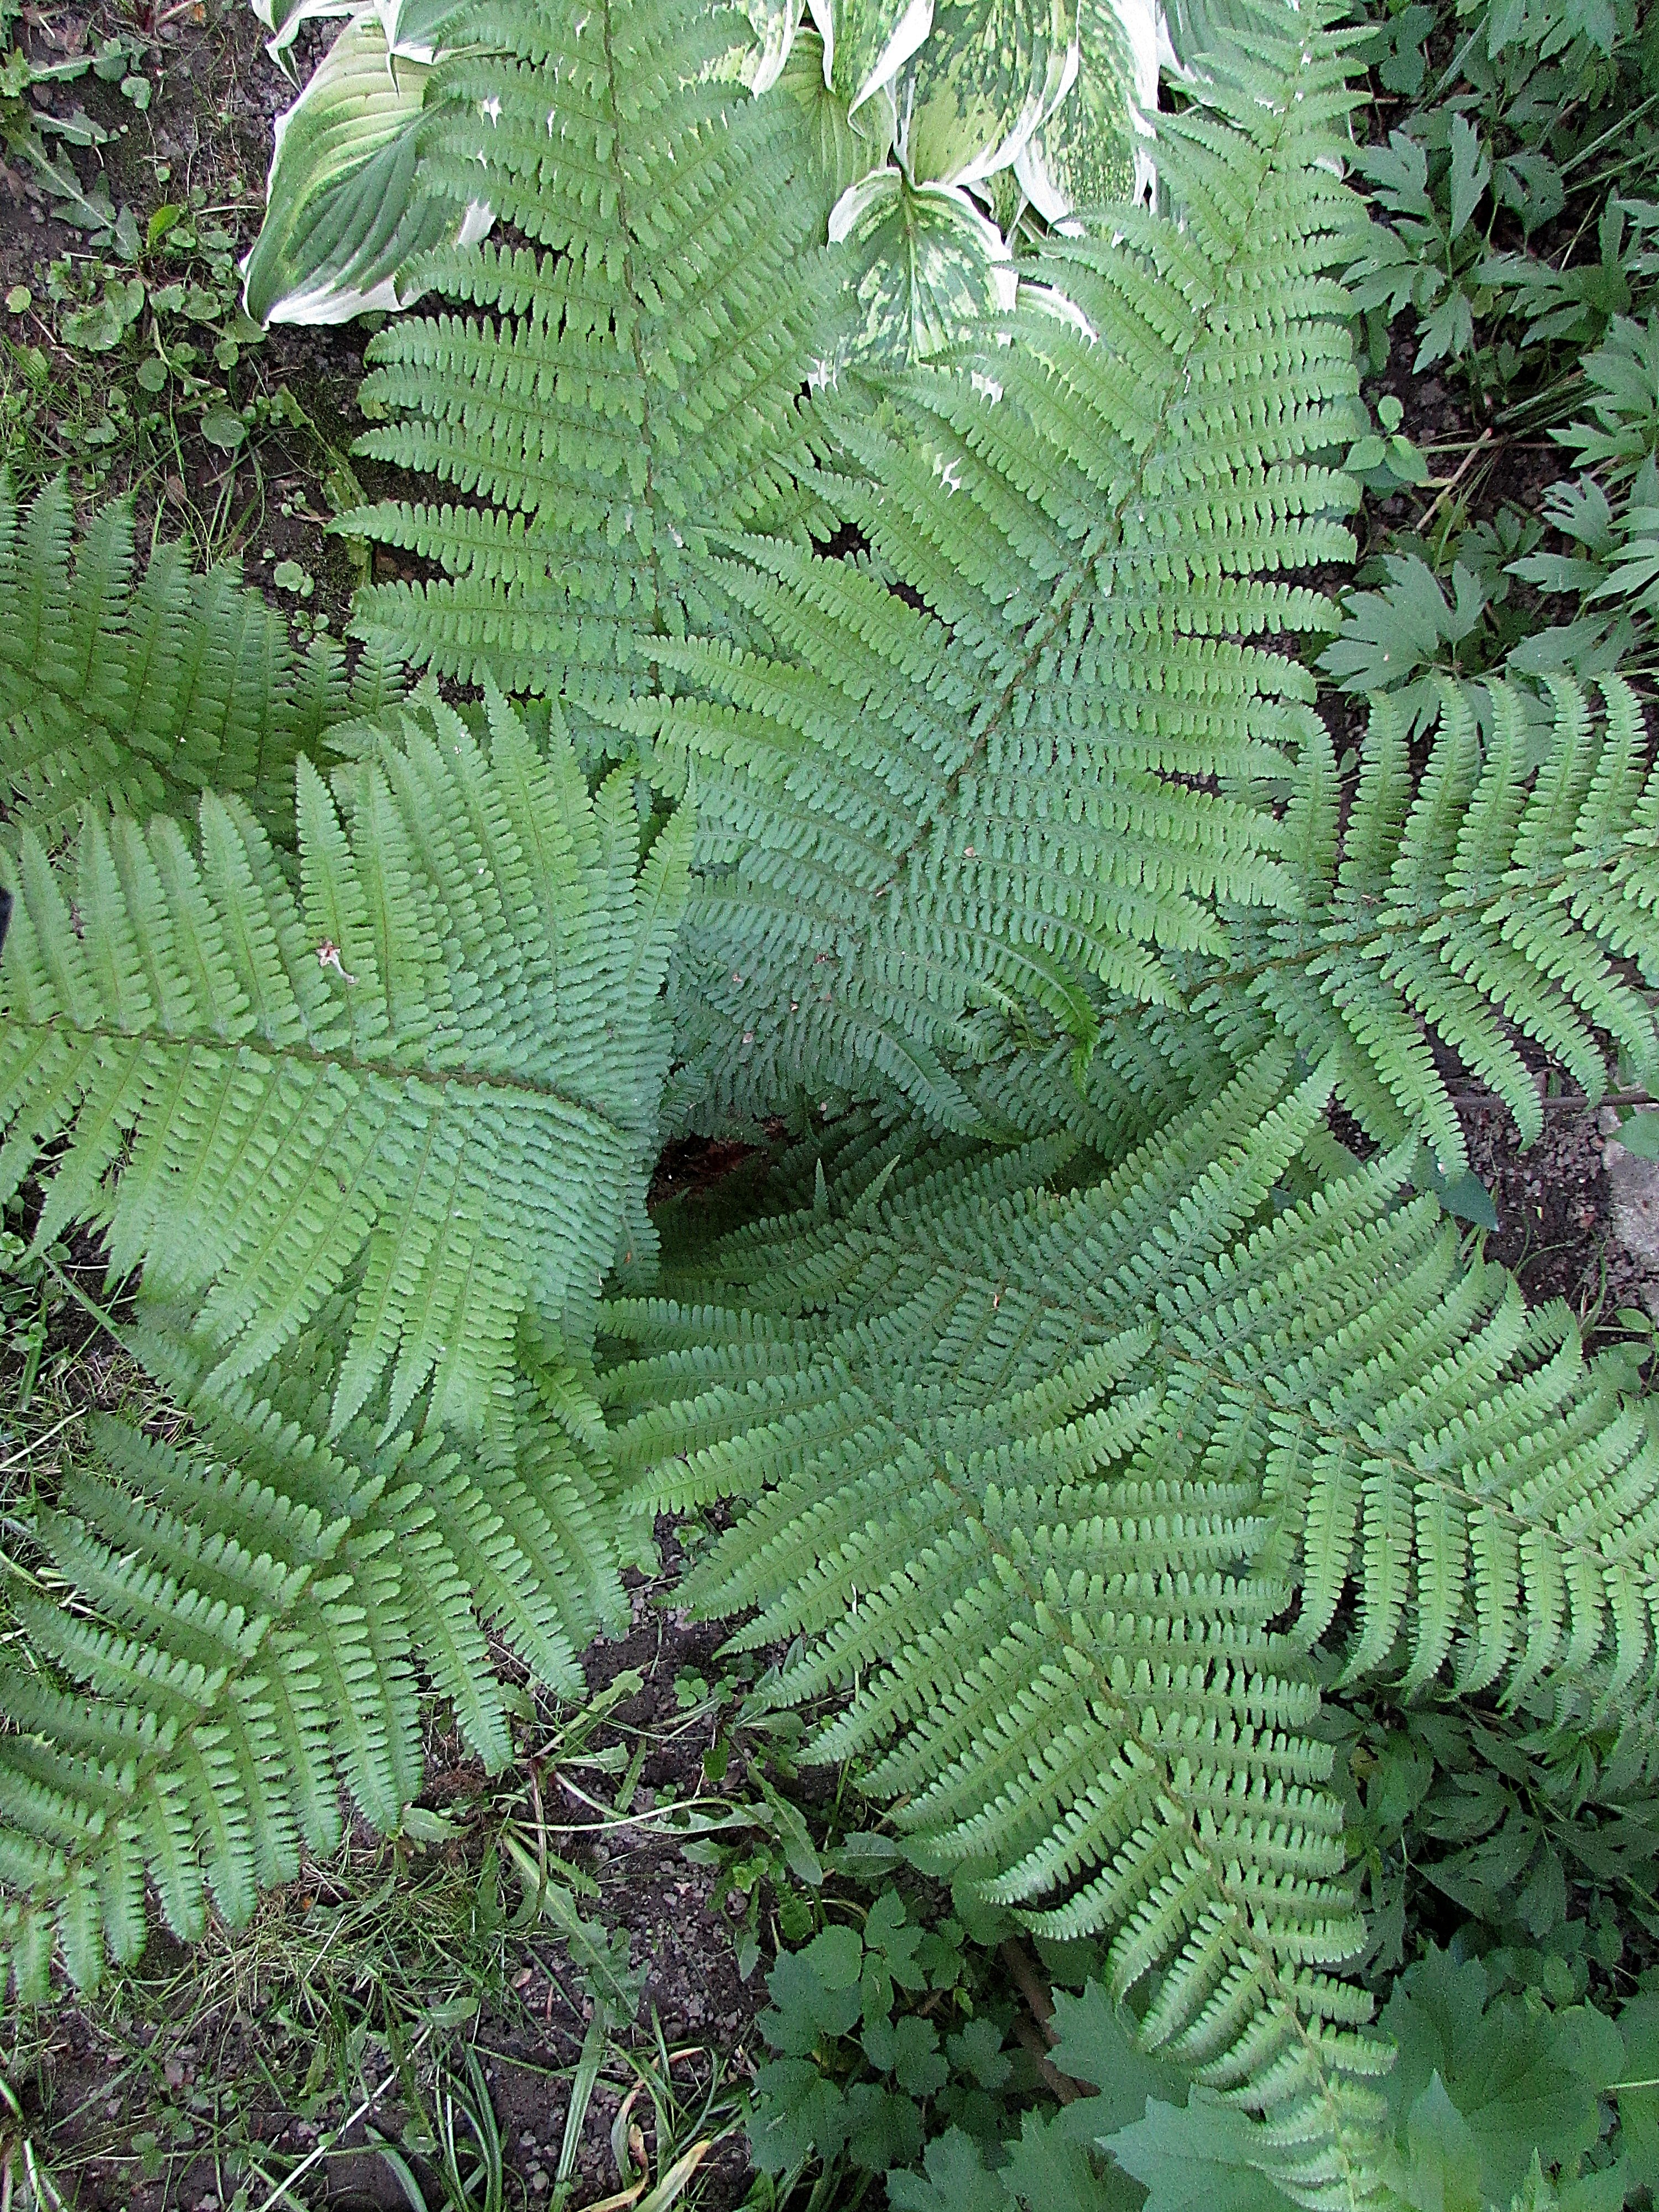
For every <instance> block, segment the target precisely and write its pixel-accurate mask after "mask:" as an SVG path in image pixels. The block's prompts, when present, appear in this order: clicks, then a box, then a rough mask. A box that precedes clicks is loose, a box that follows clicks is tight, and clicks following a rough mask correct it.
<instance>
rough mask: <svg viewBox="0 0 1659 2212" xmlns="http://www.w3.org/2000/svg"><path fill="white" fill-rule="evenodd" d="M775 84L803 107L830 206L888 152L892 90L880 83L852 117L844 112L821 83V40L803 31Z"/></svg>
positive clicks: (892, 118)
mask: <svg viewBox="0 0 1659 2212" xmlns="http://www.w3.org/2000/svg"><path fill="white" fill-rule="evenodd" d="M777 82H779V83H780V85H781V88H782V89H783V90H784V91H785V92H787V94H789V95H790V96H791V97H792V98H793V99H794V100H799V103H800V105H801V106H802V107H803V108H804V109H805V113H806V117H807V125H806V128H807V143H808V146H809V148H810V149H811V157H812V165H813V167H814V169H815V171H816V172H817V174H818V175H819V176H820V177H821V178H822V179H823V183H824V185H825V186H826V188H827V190H828V191H829V202H830V204H831V205H832V206H833V205H834V204H835V203H836V201H837V200H839V199H840V198H841V197H842V193H843V192H845V191H847V190H848V186H849V185H855V184H857V183H858V181H859V179H860V178H861V177H866V176H868V175H869V173H870V172H871V171H872V169H876V168H879V167H880V166H881V164H882V163H883V162H884V161H886V159H887V156H888V155H889V154H890V151H891V150H892V145H893V138H894V134H895V130H896V117H895V113H894V109H893V95H892V92H891V89H890V87H887V86H884V87H883V88H882V89H881V90H880V91H879V92H878V93H877V94H875V96H874V97H873V98H872V99H870V100H866V101H865V103H864V105H863V106H862V107H860V110H859V112H858V113H857V114H856V115H849V114H848V111H847V103H846V101H845V100H842V98H841V96H840V94H837V93H836V92H833V91H832V90H831V89H830V88H829V85H828V84H827V83H826V82H825V81H824V74H823V40H822V39H821V38H820V37H819V36H818V34H817V32H816V31H803V32H802V33H800V35H799V38H797V39H796V40H795V41H794V45H793V51H792V52H791V53H790V56H789V58H788V60H787V64H785V66H784V68H783V70H782V72H781V76H780V77H779V78H778V80H777Z"/></svg>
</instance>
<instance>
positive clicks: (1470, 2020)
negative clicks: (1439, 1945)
mask: <svg viewBox="0 0 1659 2212" xmlns="http://www.w3.org/2000/svg"><path fill="white" fill-rule="evenodd" d="M1382 2026H1383V2030H1384V2031H1385V2033H1389V2034H1390V2035H1392V2036H1393V2037H1394V2038H1395V2041H1396V2042H1397V2043H1398V2045H1399V2046H1400V2057H1399V2061H1398V2063H1397V2064H1396V2065H1395V2069H1394V2071H1393V2072H1392V2074H1390V2075H1389V2077H1388V2081H1387V2084H1386V2086H1387V2089H1388V2094H1389V2111H1390V2112H1391V2113H1392V2114H1393V2115H1394V2116H1395V2123H1394V2124H1395V2140H1396V2142H1399V2143H1401V2147H1402V2148H1404V2147H1407V2140H1406V2139H1407V2136H1408V2130H1409V2118H1410V2115H1411V2114H1412V2113H1413V2112H1414V2111H1415V2110H1416V2106H1417V2100H1418V2099H1419V2097H1420V2096H1421V2095H1422V2093H1423V2092H1424V2091H1425V2089H1426V2088H1427V2087H1429V2085H1430V2082H1431V2080H1432V2078H1433V2077H1434V2075H1436V2074H1438V2075H1439V2076H1440V2079H1441V2081H1442V2082H1443V2084H1444V2087H1445V2090H1446V2093H1447V2095H1448V2096H1449V2098H1450V2100H1451V2101H1452V2103H1453V2104H1454V2105H1455V2106H1456V2107H1457V2110H1458V2112H1460V2113H1461V2114H1462V2118H1464V2120H1465V2121H1467V2122H1468V2128H1469V2131H1470V2134H1471V2135H1472V2136H1473V2138H1474V2142H1476V2143H1477V2144H1478V2145H1479V2147H1480V2187H1481V2190H1482V2191H1483V2192H1484V2194H1485V2196H1486V2197H1487V2198H1492V2199H1496V2200H1497V2201H1498V2203H1508V2202H1509V2200H1510V2197H1511V2196H1512V2195H1513V2194H1514V2192H1515V2191H1516V2190H1517V2189H1519V2188H1520V2187H1521V2185H1522V2181H1523V2180H1524V2179H1525V2178H1526V2172H1527V2168H1528V2166H1529V2165H1530V2163H1531V2161H1532V2154H1533V2152H1534V2150H1538V2151H1541V2153H1542V2154H1543V2157H1544V2160H1545V2162H1546V2164H1556V2163H1559V2162H1561V2161H1564V2160H1571V2159H1574V2158H1576V2157H1577V2155H1578V2154H1579V2153H1580V2152H1581V2151H1584V2150H1588V2149H1589V2146H1590V2145H1591V2144H1592V2143H1593V2142H1595V2139H1596V2137H1597V2136H1598V2135H1599V2134H1600V2132H1601V2108H1600V2104H1599V2100H1598V2093H1599V2091H1601V2089H1603V2088H1605V2087H1607V2085H1608V2084H1609V2083H1611V2082H1613V2081H1617V2080H1618V2079H1620V2075H1619V2072H1618V2070H1617V2069H1619V2068H1620V2066H1621V2064H1622V2063H1623V2057H1624V2045H1623V2043H1622V2041H1621V2039H1620V2034H1619V2031H1618V2029H1617V2028H1616V2027H1614V2026H1613V2022H1612V2021H1609V2020H1607V2019H1605V2018H1604V2017H1603V2016H1602V2015H1601V2014H1600V2013H1598V2012H1596V2011H1595V2010H1594V2009H1593V2008H1591V2007H1589V2006H1588V2005H1579V2006H1575V2007H1574V2008H1571V2010H1570V2011H1566V2012H1560V2013H1549V2012H1533V2011H1531V2010H1529V2009H1528V2007H1527V2005H1526V2003H1525V2002H1523V2001H1522V1999H1521V1998H1520V1997H1518V1996H1509V1995H1500V1996H1497V1997H1493V1998H1492V1999H1491V2000H1490V2002H1489V2001H1488V1982H1487V1976H1486V1968H1485V1966H1482V1965H1481V1963H1480V1960H1478V1959H1468V1960H1462V1962H1461V1963H1460V1962H1458V1961H1456V1960H1454V1959H1453V1958H1452V1956H1451V1954H1449V1953H1448V1952H1444V1951H1436V1950H1431V1951H1430V1952H1429V1954H1428V1955H1427V1957H1426V1958H1425V1959H1424V1960H1423V1961H1422V1962H1421V1964H1420V1965H1419V1966H1415V1967H1413V1968H1411V1969H1410V1970H1409V1971H1408V1972H1407V1974H1406V1975H1404V1976H1403V1977H1402V1978H1401V1980H1400V1981H1399V1982H1398V1983H1396V1984H1395V1989H1394V1992H1393V1994H1392V1996H1390V1997H1389V2002H1388V2005H1387V2007H1386V2008H1385V2009H1384V2011H1383V2020H1382Z"/></svg>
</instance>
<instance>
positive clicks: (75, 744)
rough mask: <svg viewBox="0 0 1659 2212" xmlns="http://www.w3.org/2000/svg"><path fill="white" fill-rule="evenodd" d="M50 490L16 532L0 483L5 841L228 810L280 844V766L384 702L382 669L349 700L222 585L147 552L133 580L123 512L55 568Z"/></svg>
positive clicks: (232, 583)
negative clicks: (113, 816) (90, 809)
mask: <svg viewBox="0 0 1659 2212" xmlns="http://www.w3.org/2000/svg"><path fill="white" fill-rule="evenodd" d="M72 522H73V511H72V508H71V506H70V497H69V493H68V490H67V489H66V487H65V485H64V483H63V481H62V480H61V479H59V480H58V482H56V483H50V484H48V485H46V487H45V488H44V489H42V490H41V491H40V492H39V493H38V494H37V495H36V496H35V499H34V501H33V503H32V505H31V506H30V507H29V510H28V513H27V515H26V516H23V517H20V516H19V514H18V512H17V505H16V501H15V495H14V493H13V489H12V484H11V479H10V477H9V474H7V473H6V472H5V471H0V771H3V774H4V776H5V779H6V783H7V793H6V803H7V807H8V815H9V819H8V825H7V835H8V836H9V838H10V839H11V840H12V841H13V842H15V836H16V830H17V827H18V825H19V824H20V823H24V822H27V823H32V824H33V826H34V827H35V828H36V829H38V830H40V833H41V834H42V835H43V836H46V837H47V838H48V839H50V838H51V837H52V836H55V835H57V834H58V831H60V830H61V829H64V828H66V827H67V826H68V825H69V824H70V823H72V821H73V820H74V818H75V817H76V815H77V813H78V812H79V811H80V810H81V809H82V807H83V806H84V805H87V804H88V803H89V802H95V803H97V804H99V805H102V806H105V807H109V806H114V807H118V808H119V809H121V810H122V811H126V812H129V813H140V812H149V811H152V810H155V809H158V808H166V809H170V810H173V811H184V810H187V809H188V808H189V807H190V806H191V805H193V804H194V802H195V800H196V799H197V797H198V796H199V795H200V793H202V792H204V791H206V790H210V789H211V790H217V791H222V792H227V793H236V794H237V795H238V796H239V797H240V798H241V799H244V800H245V801H246V804H247V805H248V806H249V807H250V808H251V809H252V811H253V813H254V815H255V816H256V817H258V820H259V821H261V822H262V823H264V826H265V827H266V829H268V830H269V831H270V833H271V834H272V835H273V836H277V837H279V838H280V839H282V840H283V842H292V823H293V805H294V763H295V759H296V758H297V757H298V755H299V754H300V752H301V750H303V749H304V748H305V747H307V746H312V747H313V748H314V747H315V746H316V745H317V744H318V742H319V739H320V738H321V737H322V735H323V733H324V732H325V731H326V730H327V729H328V728H329V727H330V726H331V725H333V724H336V723H338V722H341V721H343V720H346V719H348V718H349V717H350V716H353V715H356V714H366V713H374V712H380V711H382V710H383V709H384V708H386V707H387V706H389V705H391V704H392V702H393V701H395V699H396V698H397V696H398V690H399V687H398V684H397V683H396V681H395V678H393V676H392V670H391V668H390V666H389V665H387V664H386V663H384V662H381V661H379V660H375V661H373V662H371V663H370V664H369V665H368V666H367V667H365V668H364V669H363V670H362V671H361V672H360V677H359V678H358V679H356V680H354V681H352V682H351V683H348V681H347V678H346V671H345V661H344V657H343V654H342V653H341V651H340V648H339V647H338V646H337V645H336V644H334V643H333V642H332V641H331V640H329V639H326V638H322V637H319V638H317V639H314V640H313V642H312V644H311V646H310V647H308V648H307V652H306V653H305V654H304V655H303V657H301V655H299V654H296V653H295V651H294V649H293V647H292V646H291V645H290V644H289V636H288V631H287V628H286V626H285V624H284V623H283V620H282V617H280V615H278V614H277V613H276V611H275V610H274V609H272V608H271V607H270V606H269V605H267V604H266V602H265V600H264V599H263V598H262V597H261V596H260V594H259V593H258V592H253V591H249V590H247V589H246V587H245V586H243V585H242V584H241V583H240V581H239V580H238V579H237V577H236V574H235V572H234V569H231V568H225V567H219V568H213V569H210V571H209V572H208V573H207V574H205V575H198V574H194V573H192V571H191V566H190V562H189V559H188V556H187V555H186V552H185V548H184V547H183V546H181V545H179V544H164V545H161V546H159V547H158V548H157V549H156V550H155V553H154V555H153V556H151V559H150V563H149V568H148V569H147V570H146V572H145V574H144V575H143V579H142V580H140V581H138V582H136V583H135V581H134V575H133V571H134V561H133V547H132V509H131V504H130V503H129V502H128V501H116V502H114V503H113V504H112V505H110V506H108V507H104V508H103V509H101V510H100V512H99V513H97V514H96V515H95V516H94V519H93V520H92V522H91V524H90V526H88V531H87V532H86V535H85V537H84V538H83V539H82V543H81V544H80V547H79V549H78V552H76V554H75V556H74V558H73V560H71V552H72V544H73V531H72Z"/></svg>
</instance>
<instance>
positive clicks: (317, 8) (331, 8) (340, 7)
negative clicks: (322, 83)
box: [249, 0, 352, 76]
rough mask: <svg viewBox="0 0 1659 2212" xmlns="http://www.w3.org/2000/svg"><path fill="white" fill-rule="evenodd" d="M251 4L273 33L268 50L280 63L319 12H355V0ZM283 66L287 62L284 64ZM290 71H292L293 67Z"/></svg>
mask: <svg viewBox="0 0 1659 2212" xmlns="http://www.w3.org/2000/svg"><path fill="white" fill-rule="evenodd" d="M249 4H250V5H251V6H252V9H253V12H254V14H255V15H256V16H258V20H259V21H260V22H262V23H263V24H264V27H265V28H266V30H268V31H269V32H270V37H269V38H268V39H267V40H265V51H266V52H268V53H269V54H270V56H271V58H272V59H273V60H275V61H279V62H280V61H283V56H284V55H285V54H286V53H287V52H288V49H289V46H292V45H293V43H294V40H295V34H296V33H297V32H298V31H299V28H300V26H301V24H302V23H309V22H312V21H314V20H315V19H316V18H317V17H318V16H319V15H350V13H351V12H352V0H249ZM284 66H285V67H287V66H288V64H286V63H284ZM289 74H290V76H291V75H292V74H293V72H292V70H291V69H290V70H289Z"/></svg>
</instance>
